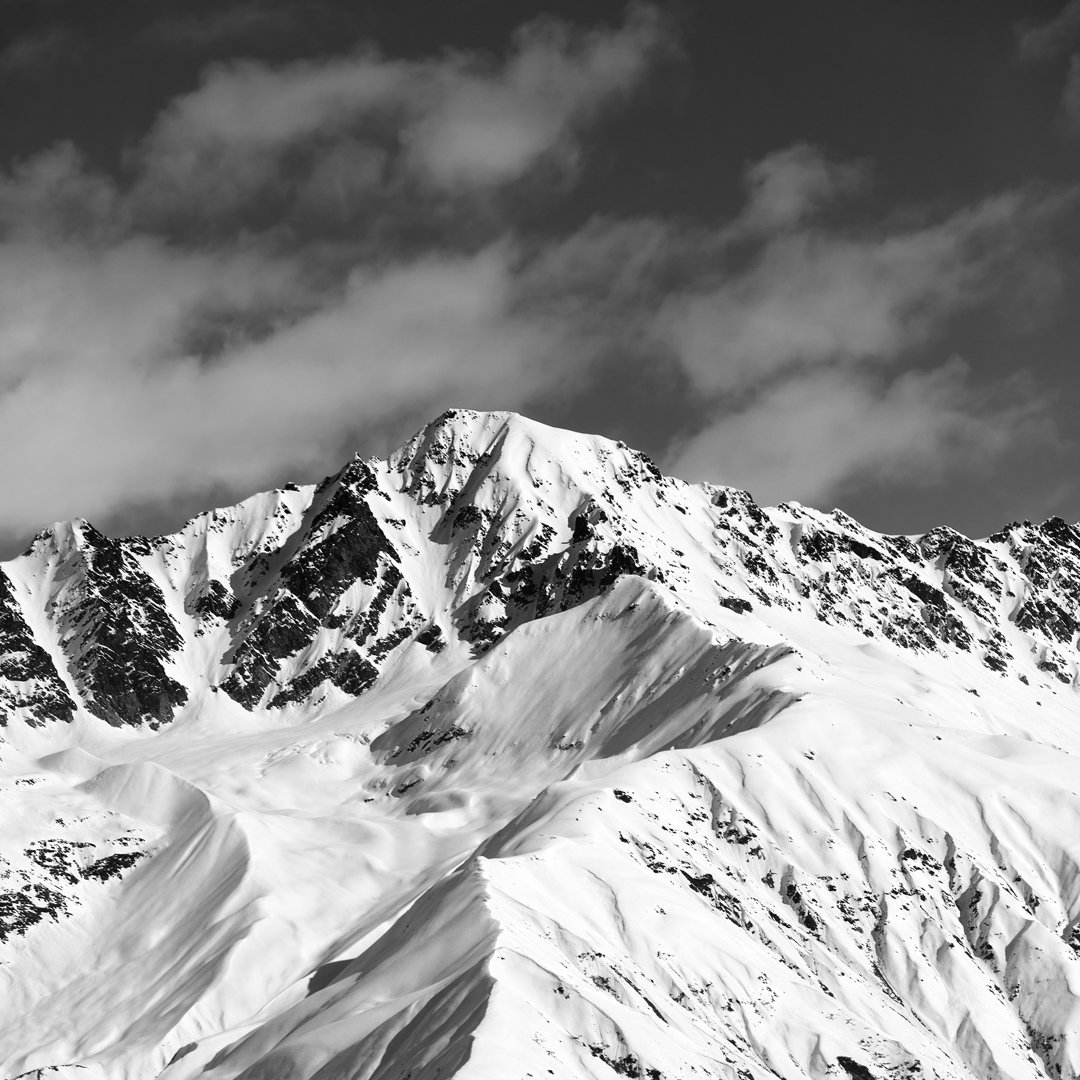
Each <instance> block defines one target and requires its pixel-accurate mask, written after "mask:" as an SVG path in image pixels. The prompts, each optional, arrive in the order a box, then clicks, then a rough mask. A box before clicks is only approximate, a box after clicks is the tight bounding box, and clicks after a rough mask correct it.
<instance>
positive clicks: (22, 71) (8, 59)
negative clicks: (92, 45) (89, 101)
mask: <svg viewBox="0 0 1080 1080" xmlns="http://www.w3.org/2000/svg"><path fill="white" fill-rule="evenodd" d="M78 53H79V43H78V41H77V39H76V38H75V36H74V35H73V34H72V33H71V32H70V31H69V30H67V29H65V28H64V27H62V26H47V27H45V28H44V29H42V30H36V31H33V32H32V33H28V34H24V35H23V36H22V37H17V38H16V39H15V40H14V41H12V42H11V43H10V44H9V45H7V46H6V47H5V48H4V49H0V74H7V75H17V76H22V77H24V78H33V77H36V76H39V75H44V74H45V73H47V72H48V71H50V70H52V68H54V67H55V66H56V65H57V64H59V63H62V62H63V61H65V60H67V59H69V58H71V57H73V56H77V55H78Z"/></svg>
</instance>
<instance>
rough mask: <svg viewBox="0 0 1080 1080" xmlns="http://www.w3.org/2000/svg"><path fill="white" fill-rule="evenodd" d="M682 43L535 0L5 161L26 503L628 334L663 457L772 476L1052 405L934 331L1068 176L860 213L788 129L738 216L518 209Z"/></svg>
mask: <svg viewBox="0 0 1080 1080" xmlns="http://www.w3.org/2000/svg"><path fill="white" fill-rule="evenodd" d="M677 55H678V50H677V43H676V42H675V40H674V35H673V31H672V29H671V27H670V25H669V24H667V23H666V22H665V21H664V20H663V18H662V17H661V16H660V15H659V14H658V13H657V11H656V9H654V8H650V7H646V6H637V7H632V8H631V9H630V10H629V12H628V14H627V17H626V19H625V21H624V22H623V23H622V24H621V25H619V26H615V27H610V28H606V29H588V30H583V29H581V28H576V27H572V26H570V25H568V24H566V23H562V22H559V21H556V20H551V19H545V20H542V21H540V22H536V23H532V24H530V25H528V26H525V27H523V28H522V29H521V30H520V31H519V32H518V33H517V35H516V36H515V37H514V39H513V41H512V42H511V43H510V45H509V47H508V49H507V50H506V52H505V54H504V55H502V56H499V57H493V56H487V55H479V54H464V53H446V54H444V55H439V56H436V57H432V58H429V59H423V60H416V59H410V60H401V59H395V58H390V57H385V56H383V55H381V54H380V53H379V52H378V51H377V50H376V49H375V48H374V47H372V46H369V45H363V46H361V47H359V48H357V49H355V50H353V51H352V52H351V53H350V54H349V55H347V56H342V57H334V58H329V59H325V60H322V61H303V62H293V63H289V64H284V65H270V64H261V63H255V62H252V61H242V62H241V61H237V62H230V63H227V64H215V65H212V66H210V67H209V68H208V69H207V70H206V71H205V72H204V73H203V75H202V77H201V79H200V81H199V83H198V85H197V86H195V87H194V88H193V89H192V90H190V91H189V92H187V93H185V94H183V95H181V96H179V97H177V98H175V99H174V100H172V101H171V102H169V103H168V104H167V105H166V106H165V108H164V109H162V111H161V112H160V114H159V115H158V117H157V119H156V120H155V122H154V123H153V124H152V126H151V127H150V129H149V130H148V131H147V132H146V133H145V134H144V136H143V137H142V138H140V139H139V140H138V141H137V142H136V143H134V144H133V145H132V146H131V147H130V148H129V151H128V154H127V156H126V161H125V165H124V170H123V172H122V173H120V174H117V175H107V174H105V173H102V172H99V171H95V170H94V169H93V168H91V167H89V166H88V165H87V164H86V162H85V161H84V159H83V158H82V156H81V154H80V152H79V150H78V148H77V147H75V146H73V145H70V144H60V145H57V146H54V147H51V148H49V149H47V150H45V151H43V152H42V153H40V154H38V155H37V156H35V157H33V158H31V159H29V160H26V161H23V162H21V163H18V164H17V165H16V166H15V167H14V168H12V169H11V170H9V172H8V173H7V174H6V175H3V176H0V491H2V492H3V496H4V505H5V510H6V514H5V518H4V523H3V527H4V529H5V530H6V531H7V533H8V535H11V536H17V535H25V534H26V533H28V532H31V531H33V530H35V529H37V528H38V527H40V526H41V525H42V524H44V523H46V522H48V521H51V520H54V519H57V518H63V517H70V516H76V515H78V516H84V517H89V518H91V519H108V518H109V517H110V516H112V515H116V514H118V513H120V512H123V511H125V510H126V509H128V508H130V507H131V506H132V505H155V506H167V505H168V504H169V503H170V502H171V501H173V500H175V499H177V498H178V497H180V496H189V495H197V494H199V493H202V492H211V491H213V492H215V493H222V492H224V493H226V494H228V495H229V496H233V495H235V496H242V495H244V494H246V493H248V492H249V491H251V490H255V489H257V488H258V487H260V486H265V485H267V484H271V483H280V482H281V481H282V480H283V479H285V478H287V477H288V476H290V475H295V474H297V473H300V474H306V475H312V474H314V473H316V472H318V471H327V470H329V469H330V468H332V467H334V465H335V464H336V458H337V457H338V456H339V455H340V453H341V449H342V444H343V443H344V442H346V441H348V440H350V439H355V438H357V437H358V433H360V432H362V431H364V430H371V429H376V428H392V427H394V426H395V425H400V424H401V423H404V422H406V421H407V422H414V421H419V420H421V419H423V418H425V417H426V416H429V415H431V414H433V413H434V412H437V411H439V410H440V409H442V408H444V407H446V406H449V405H467V406H471V407H478V408H522V409H528V407H529V406H530V405H533V404H535V403H538V402H544V401H550V400H554V399H558V398H565V396H566V395H567V394H572V393H582V394H588V393H593V392H600V391H598V390H597V389H596V387H595V385H594V380H595V379H596V378H597V373H598V372H599V371H600V370H601V367H602V366H604V365H606V367H605V370H610V366H611V364H612V363H613V362H614V363H617V364H620V365H621V366H622V370H623V371H624V373H625V375H626V377H627V378H633V373H634V372H635V371H639V370H641V369H642V367H643V366H650V367H652V368H654V369H656V368H660V369H664V370H669V371H670V372H671V373H672V374H673V377H674V378H676V379H677V380H681V383H680V385H684V386H685V393H686V401H685V404H686V416H687V421H686V423H685V424H684V425H683V427H682V429H681V430H680V431H679V432H678V433H677V436H676V437H675V438H674V440H673V442H672V445H671V447H670V451H669V455H668V459H667V461H666V463H665V464H667V465H668V466H669V467H671V468H673V469H674V470H675V471H676V472H677V473H679V474H681V475H685V476H686V477H687V478H688V479H711V480H714V481H723V482H731V483H735V484H738V485H740V486H748V487H751V488H753V489H755V492H756V493H757V494H758V495H759V496H760V497H765V498H770V499H780V498H792V497H794V498H801V499H804V500H806V501H812V500H815V499H823V498H828V497H829V496H830V495H832V494H833V493H835V492H838V491H842V490H845V489H846V488H848V487H850V486H851V485H853V484H859V483H867V482H872V481H873V480H874V479H875V478H881V477H887V476H890V475H895V474H896V473H897V472H899V471H901V470H903V471H905V473H907V474H911V473H914V474H915V475H921V476H923V477H925V478H926V479H927V481H928V482H929V481H932V480H934V479H937V478H940V477H941V476H942V475H943V474H944V473H946V472H947V471H948V470H949V469H963V468H976V467H978V466H980V465H982V466H985V464H986V463H987V462H992V461H993V460H994V456H995V455H998V454H1001V453H1002V452H1004V451H1005V449H1006V448H1007V447H1008V446H1009V444H1010V441H1011V440H1016V439H1019V438H1028V437H1031V438H1037V437H1045V436H1046V427H1045V423H1043V422H1042V421H1040V418H1039V411H1038V408H1037V403H1036V404H1035V405H1031V406H1026V407H1024V408H1019V407H1018V406H1017V405H1015V404H1014V403H1013V402H1014V400H1015V395H1013V394H1011V393H1010V388H1009V386H1007V385H1006V384H1004V383H1002V384H1001V385H991V386H989V387H988V386H987V385H986V384H985V380H982V381H980V380H978V379H976V378H975V377H974V369H973V367H972V366H971V362H970V360H967V361H966V360H963V359H959V358H951V357H949V356H948V355H947V354H941V353H938V352H937V351H936V349H937V343H938V342H939V341H940V339H941V337H942V335H943V333H944V331H945V330H946V329H947V327H948V326H949V324H950V320H952V319H954V318H955V317H957V315H958V314H962V313H963V312H966V311H971V310H974V309H976V308H978V307H979V306H980V305H987V304H991V303H993V302H995V301H996V300H997V299H998V298H1000V297H1002V296H1004V295H1007V294H1009V293H1010V292H1011V291H1015V290H1016V289H1017V288H1018V286H1019V285H1020V284H1022V282H1020V281H1019V275H1021V274H1022V273H1023V272H1024V271H1023V270H1022V269H1018V268H1025V267H1026V268H1031V267H1032V266H1044V265H1046V264H1047V263H1048V261H1049V260H1050V255H1049V248H1048V246H1047V245H1046V243H1045V238H1046V234H1047V232H1048V230H1049V229H1050V228H1051V227H1052V225H1053V223H1054V222H1056V221H1058V220H1060V219H1061V217H1062V216H1063V215H1065V214H1067V213H1069V212H1070V210H1071V206H1072V203H1071V196H1070V195H1069V193H1062V192H1057V193H1052V192H1026V191H1023V192H1007V193H1004V194H1001V195H999V196H997V197H994V198H990V199H987V200H985V201H984V202H981V203H979V204H977V205H973V206H968V207H960V208H955V209H954V210H953V211H952V212H947V213H938V214H936V215H932V216H927V215H920V214H913V213H911V212H910V211H909V212H908V213H906V214H905V215H904V216H903V217H886V218H884V219H881V218H874V217H873V216H870V217H868V216H867V215H866V213H862V215H861V216H859V215H856V216H855V218H852V216H851V214H850V213H847V211H848V208H849V207H851V206H853V205H858V203H859V200H860V199H863V198H864V197H865V195H866V192H867V191H868V190H869V189H870V188H871V187H872V180H873V177H872V172H871V170H870V168H869V166H868V165H867V163H865V162H836V161H832V160H830V159H829V158H828V157H827V155H825V154H824V153H823V152H822V151H821V150H819V149H818V148H815V147H812V146H808V145H801V144H800V145H795V146H791V147H787V148H782V149H779V150H778V151H777V152H775V153H773V154H771V155H768V156H767V157H765V158H763V159H762V160H759V161H757V162H752V163H749V164H748V165H747V168H746V174H745V183H746V189H745V201H744V205H743V207H742V209H741V211H740V212H738V213H737V214H736V215H735V216H734V217H733V218H730V219H727V220H722V221H716V222H702V221H695V222H689V221H679V222H675V221H671V220H667V219H664V218H630V219H622V220H612V219H595V220H592V221H589V222H586V223H584V224H582V225H580V226H578V227H572V228H570V229H569V231H564V232H561V233H555V232H552V231H547V232H543V231H539V232H538V231H536V230H535V229H529V228H527V227H525V225H524V224H523V217H522V215H521V214H520V213H519V210H520V207H521V205H523V202H522V201H523V200H525V201H528V200H530V199H532V200H536V199H543V200H547V201H548V202H549V203H551V204H552V205H556V204H557V203H558V201H559V199H560V198H562V196H563V195H564V194H565V193H566V192H567V190H569V188H570V187H571V186H572V185H573V183H574V182H575V180H576V178H577V177H579V176H580V175H581V174H582V172H583V171H584V170H587V169H588V167H589V152H590V147H591V146H592V145H593V142H594V140H596V139H597V138H599V137H600V135H599V133H600V132H601V131H602V126H603V122H604V119H605V117H606V116H607V115H608V114H609V113H610V112H611V111H612V110H617V109H625V108H628V107H631V106H632V104H633V101H634V97H635V95H637V94H642V93H645V92H648V90H649V88H650V86H651V85H652V84H653V82H654V81H655V80H656V79H657V78H658V73H660V72H662V71H663V69H664V65H665V64H668V63H671V62H672V61H673V59H674V58H677ZM852 220H856V221H858V222H859V223H858V224H850V221H852ZM843 221H848V222H849V224H847V225H844V224H841V222H843Z"/></svg>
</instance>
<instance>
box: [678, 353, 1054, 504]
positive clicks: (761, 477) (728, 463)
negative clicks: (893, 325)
mask: <svg viewBox="0 0 1080 1080" xmlns="http://www.w3.org/2000/svg"><path fill="white" fill-rule="evenodd" d="M1008 389H1009V387H1002V388H999V393H998V394H997V395H994V394H990V393H987V392H986V391H985V390H982V391H980V390H979V389H978V388H977V387H976V386H975V385H973V382H972V379H971V370H970V368H969V366H968V365H967V364H965V363H964V362H963V361H961V360H959V359H956V358H954V359H951V360H949V361H948V362H946V363H945V364H943V365H942V366H940V367H938V368H935V369H932V370H929V371H922V370H918V371H909V372H906V373H903V374H900V375H898V376H895V377H892V378H889V377H884V376H883V375H882V374H881V373H877V372H865V371H859V370H854V371H853V370H851V369H846V368H828V369H823V370H815V371H810V372H804V373H800V374H798V375H796V376H794V377H793V378H791V379H788V380H784V381H783V382H780V383H778V384H777V385H775V386H773V387H770V388H769V389H768V390H766V391H765V392H764V393H762V394H761V395H760V396H758V397H756V398H754V399H753V401H752V402H751V403H749V404H748V405H746V406H745V407H744V408H742V409H736V410H734V411H731V412H723V413H722V414H721V415H718V416H716V417H715V418H714V420H713V421H712V422H711V423H710V424H709V425H708V426H707V427H706V428H705V429H704V430H702V431H701V432H699V433H698V434H696V435H695V436H693V437H692V438H691V439H689V440H687V441H686V442H684V443H683V444H682V445H681V446H679V447H678V448H677V450H676V451H675V453H674V454H673V456H672V462H671V469H672V471H673V472H674V473H675V474H676V475H678V476H683V477H685V478H687V479H689V480H711V481H713V482H714V483H716V482H721V483H722V482H726V483H731V484H734V485H736V486H738V487H745V488H749V489H750V490H751V491H753V493H754V495H755V496H756V497H757V498H758V499H759V500H762V501H764V502H767V503H776V502H780V501H782V500H791V499H795V500H798V501H801V502H805V503H811V504H814V503H820V502H823V501H825V500H828V499H835V498H837V497H838V496H840V495H842V494H844V493H845V492H850V491H851V490H852V489H854V488H857V487H860V486H865V485H866V484H869V483H873V482H881V481H887V482H894V481H903V482H905V483H908V484H913V485H927V486H931V485H933V484H935V483H940V482H942V481H943V480H945V479H948V478H952V477H955V476H956V475H957V474H963V473H964V472H968V471H970V470H972V469H973V468H978V467H980V466H985V464H986V462H987V461H995V460H998V458H999V457H1000V455H1001V454H1003V453H1005V452H1008V451H1010V450H1012V451H1014V452H1015V450H1016V448H1017V445H1018V444H1019V443H1020V442H1022V441H1023V440H1025V439H1044V438H1046V437H1047V436H1048V432H1047V430H1046V427H1045V424H1044V422H1043V421H1042V420H1041V419H1040V417H1041V414H1042V407H1041V406H1042V403H1039V402H1037V401H1035V400H1032V399H1031V398H1030V397H1028V398H1027V399H1026V400H1025V397H1024V394H1022V393H1020V392H1017V393H1016V396H1015V397H1014V398H1013V397H1010V396H1009V394H1008ZM1012 389H1016V388H1015V387H1013V388H1012ZM999 398H1000V400H999Z"/></svg>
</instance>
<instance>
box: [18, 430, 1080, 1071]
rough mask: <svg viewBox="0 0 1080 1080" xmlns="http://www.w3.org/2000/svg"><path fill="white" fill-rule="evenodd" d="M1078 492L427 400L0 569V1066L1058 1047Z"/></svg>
mask: <svg viewBox="0 0 1080 1080" xmlns="http://www.w3.org/2000/svg"><path fill="white" fill-rule="evenodd" d="M1078 635H1080V528H1078V527H1077V526H1075V525H1069V524H1067V523H1066V522H1064V521H1062V520H1061V519H1059V518H1052V519H1050V520H1049V521H1046V522H1044V523H1042V524H1038V525H1036V524H1032V523H1030V522H1024V523H1015V524H1012V525H1009V526H1007V527H1006V528H1004V529H1002V530H1001V531H1000V532H998V533H996V534H994V535H993V536H991V537H989V538H988V539H986V540H979V541H973V540H970V539H967V538H966V537H963V536H961V535H960V534H958V533H956V532H955V531H953V530H951V529H945V528H942V529H935V530H933V531H931V532H929V533H927V534H925V535H923V536H884V535H881V534H878V533H874V532H871V531H870V530H867V529H865V528H863V527H862V526H861V525H859V524H858V523H857V522H855V521H854V520H852V519H851V518H850V517H848V516H847V515H845V514H843V513H842V512H840V511H833V512H832V513H822V512H820V511H817V510H812V509H809V508H806V507H803V506H800V505H798V504H795V503H785V504H782V505H781V506H779V507H775V508H764V507H760V506H758V505H757V504H756V503H755V502H754V501H753V499H752V498H751V497H750V496H749V495H748V494H747V493H746V492H743V491H738V490H735V489H732V488H724V487H715V486H711V485H707V484H706V485H690V484H686V483H683V482H682V481H680V480H676V479H673V478H670V477H665V476H663V475H662V474H661V472H660V471H659V469H658V468H657V467H656V465H655V464H654V463H653V462H652V461H650V460H649V458H648V457H646V456H645V455H643V454H641V453H639V452H637V451H635V450H632V449H631V448H629V447H627V446H625V445H624V444H622V443H616V442H611V441H609V440H606V439H602V438H598V437H593V436H587V435H579V434H575V433H571V432H566V431H560V430H557V429H554V428H550V427H546V426H544V425H542V424H538V423H535V422H533V421H531V420H528V419H526V418H524V417H521V416H517V415H515V414H512V413H476V412H469V411H463V410H454V411H451V412H448V413H445V414H443V415H442V416H440V417H439V418H438V419H436V420H435V421H433V422H432V423H431V424H429V425H428V426H427V427H425V428H424V429H423V430H422V431H420V432H419V433H418V434H417V435H416V436H415V437H414V438H413V439H411V440H410V441H409V442H408V443H406V444H405V446H403V447H402V448H401V449H400V450H398V451H397V452H395V453H394V454H392V455H391V456H390V457H389V459H388V460H386V461H381V460H367V461H365V460H361V459H359V458H355V459H353V460H352V461H350V462H348V463H347V464H346V465H345V466H344V467H343V468H342V469H341V470H340V471H339V472H337V473H336V474H335V475H333V476H331V477H328V478H327V479H326V480H324V481H323V482H322V483H321V484H319V485H317V486H302V487H300V486H295V485H287V486H286V487H285V488H284V489H279V490H276V491H271V492H266V493H263V494H260V495H256V496H253V497H252V498H250V499H247V500H245V501H244V502H242V503H239V504H238V505H236V506H233V507H228V508H225V509H218V510H214V511H210V512H208V513H206V514H202V515H200V516H198V517H196V518H193V519H192V520H191V521H189V522H188V523H187V524H186V525H185V526H184V528H182V529H181V530H180V531H179V532H177V533H175V534H174V535H171V536H162V537H135V538H128V539H113V538H109V537H106V536H104V535H103V534H102V533H100V532H99V531H98V530H96V529H94V528H93V526H91V525H90V524H88V523H87V522H83V521H76V522H72V523H69V524H61V525H56V526H54V527H52V528H51V529H49V530H46V531H44V532H42V533H41V534H39V535H38V536H37V537H36V538H35V540H34V541H33V543H32V544H31V546H30V548H29V549H28V550H27V551H26V552H25V553H24V554H23V555H21V556H19V557H18V558H16V559H13V560H11V561H9V562H7V563H4V564H2V565H0V723H2V724H3V725H4V727H3V728H2V730H0V738H2V740H3V741H2V743H0V807H2V808H3V817H2V818H0V820H2V821H3V822H4V829H3V831H2V835H0V1018H3V1019H4V1021H5V1022H4V1023H0V1067H2V1069H3V1075H5V1076H9V1077H16V1076H18V1075H20V1074H24V1073H28V1072H32V1071H34V1070H46V1071H45V1072H44V1073H42V1075H43V1076H51V1077H55V1078H56V1080H69V1078H70V1080H74V1078H75V1077H81V1078H84V1080H104V1078H108V1080H114V1078H115V1080H146V1078H148V1077H163V1078H167V1080H187V1078H194V1077H206V1078H207V1080H232V1078H243V1080H271V1078H273V1080H406V1078H408V1080H436V1078H440V1080H443V1078H449V1077H452V1076H453V1077H461V1078H463V1080H465V1078H469V1080H481V1078H484V1080H486V1078H492V1080H496V1078H497V1080H511V1078H520V1080H526V1078H530V1077H531V1078H534V1080H543V1078H544V1077H548V1076H552V1077H557V1078H558V1080H564V1078H568V1080H569V1078H580V1080H584V1078H597V1080H604V1078H608V1077H611V1076H613V1075H622V1076H631V1077H643V1078H648V1080H675V1078H678V1080H690V1078H698V1077H699V1078H701V1080H705V1078H715V1077H728V1078H732V1080H735V1078H738V1080H765V1078H766V1077H769V1078H772V1077H776V1076H781V1077H785V1078H796V1077H813V1078H815V1080H818V1078H825V1077H835V1078H837V1080H848V1078H851V1080H867V1078H877V1080H885V1078H892V1080H916V1078H919V1077H927V1078H930V1077H938V1078H942V1080H944V1078H956V1080H960V1078H972V1077H979V1078H994V1080H999V1078H1006V1080H1013V1078H1016V1080H1019V1078H1028V1077H1030V1078H1036V1077H1038V1078H1045V1077H1047V1076H1050V1077H1054V1078H1058V1077H1062V1078H1069V1077H1075V1076H1077V1075H1078V1074H1080V930H1078V926H1080V843H1078V842H1077V837H1078V836H1080V794H1078V792H1077V787H1078V779H1077V778H1078V772H1077V768H1078V765H1077V760H1078V759H1077V755H1078V754H1080V725H1078V718H1080V699H1078V697H1077V694H1076V680H1077V671H1078V659H1080V657H1078V653H1077V638H1078Z"/></svg>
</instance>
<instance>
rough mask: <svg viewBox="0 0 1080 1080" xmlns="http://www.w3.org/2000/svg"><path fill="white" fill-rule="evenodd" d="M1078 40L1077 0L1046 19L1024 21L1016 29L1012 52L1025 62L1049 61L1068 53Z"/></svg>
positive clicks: (1079, 1) (1079, 17)
mask: <svg viewBox="0 0 1080 1080" xmlns="http://www.w3.org/2000/svg"><path fill="white" fill-rule="evenodd" d="M1077 41H1080V0H1069V2H1068V3H1066V4H1065V6H1064V7H1063V8H1062V9H1061V10H1060V11H1059V12H1058V13H1057V15H1055V16H1054V17H1053V18H1050V19H1037V20H1026V21H1025V22H1023V23H1021V24H1020V25H1019V26H1018V27H1017V29H1016V51H1017V56H1018V57H1019V58H1020V60H1022V61H1025V62H1033V61H1041V60H1051V59H1053V58H1054V57H1057V56H1061V55H1063V54H1064V53H1068V52H1071V51H1072V49H1073V48H1074V46H1075V45H1076V43H1077Z"/></svg>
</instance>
